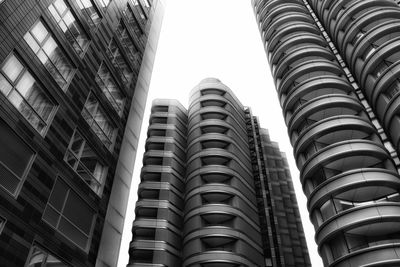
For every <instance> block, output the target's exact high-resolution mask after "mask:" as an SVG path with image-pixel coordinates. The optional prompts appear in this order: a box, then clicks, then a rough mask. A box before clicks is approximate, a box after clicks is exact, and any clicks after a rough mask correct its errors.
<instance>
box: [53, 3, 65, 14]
mask: <svg viewBox="0 0 400 267" xmlns="http://www.w3.org/2000/svg"><path fill="white" fill-rule="evenodd" d="M54 6H55V7H56V9H57V11H58V13H60V14H63V13H64V11H65V10H66V9H67V6H66V5H65V3H64V1H63V0H56V1H54Z"/></svg>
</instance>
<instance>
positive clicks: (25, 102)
mask: <svg viewBox="0 0 400 267" xmlns="http://www.w3.org/2000/svg"><path fill="white" fill-rule="evenodd" d="M0 91H1V92H2V93H3V94H4V95H5V96H6V97H7V98H8V100H9V101H10V102H11V103H12V104H13V105H14V106H15V107H16V108H17V109H18V111H19V112H20V113H21V114H22V115H23V116H24V117H25V119H27V120H28V121H29V123H30V124H31V125H32V126H33V127H34V128H35V129H36V130H37V131H38V132H39V133H40V134H41V135H44V134H45V132H46V130H47V128H48V126H49V124H50V121H51V119H52V117H53V116H52V115H53V113H54V110H55V105H54V103H53V102H52V101H51V100H50V98H49V97H48V96H47V95H46V93H45V92H44V91H43V90H42V88H41V87H40V86H39V84H38V83H37V82H36V80H35V78H33V76H32V75H31V73H30V72H29V71H28V70H27V69H26V68H25V67H24V66H23V65H22V63H21V61H20V60H19V59H18V58H17V57H16V56H15V55H14V54H11V56H9V57H8V58H7V59H6V61H5V62H4V64H3V66H2V67H1V69H0Z"/></svg>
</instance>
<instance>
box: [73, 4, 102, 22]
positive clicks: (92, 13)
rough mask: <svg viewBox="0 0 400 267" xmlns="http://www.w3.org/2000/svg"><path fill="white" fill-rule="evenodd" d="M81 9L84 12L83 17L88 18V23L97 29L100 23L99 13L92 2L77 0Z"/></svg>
mask: <svg viewBox="0 0 400 267" xmlns="http://www.w3.org/2000/svg"><path fill="white" fill-rule="evenodd" d="M76 3H77V4H78V6H79V8H80V9H81V10H82V13H83V15H84V16H85V17H86V20H87V22H88V23H89V25H90V26H91V27H96V26H97V25H98V24H99V23H100V21H101V18H100V15H99V11H98V10H97V9H96V8H95V6H94V5H93V3H92V1H90V0H76Z"/></svg>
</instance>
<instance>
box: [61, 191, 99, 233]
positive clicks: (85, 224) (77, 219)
mask: <svg viewBox="0 0 400 267" xmlns="http://www.w3.org/2000/svg"><path fill="white" fill-rule="evenodd" d="M63 216H64V217H67V218H68V220H70V221H71V222H72V223H73V224H74V225H75V226H77V227H78V228H79V229H80V230H81V231H83V232H84V233H85V234H86V235H89V234H90V230H91V227H92V222H93V216H94V214H93V211H92V209H91V208H90V207H89V206H88V205H87V204H86V203H85V202H84V201H82V199H81V198H80V197H78V195H77V194H75V192H72V191H70V194H69V196H68V200H67V203H66V204H65V209H64V211H63Z"/></svg>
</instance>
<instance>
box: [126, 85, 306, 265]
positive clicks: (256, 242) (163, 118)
mask: <svg viewBox="0 0 400 267" xmlns="http://www.w3.org/2000/svg"><path fill="white" fill-rule="evenodd" d="M260 132H261V133H260ZM261 161H263V162H261ZM285 162H286V160H285V158H284V156H282V154H281V153H280V152H279V149H278V147H277V145H276V144H274V143H271V142H270V140H269V137H268V134H267V133H266V132H265V130H264V129H261V130H260V129H259V125H258V123H257V119H256V118H255V117H253V116H252V115H251V112H250V110H249V109H248V108H245V107H244V106H243V105H242V104H241V103H240V101H239V100H238V99H237V98H236V96H235V95H234V94H233V92H232V91H231V90H230V89H229V88H228V87H227V86H226V85H224V84H223V83H221V82H220V81H219V80H217V79H214V78H208V79H204V80H203V81H202V82H201V83H200V84H199V85H198V86H196V87H195V88H194V89H193V90H192V92H191V95H190V104H189V108H188V111H186V110H185V109H184V108H183V107H182V105H181V104H179V103H178V102H176V101H173V100H155V101H154V102H153V108H152V114H151V117H150V126H149V130H148V139H147V141H146V152H145V154H144V159H143V164H144V166H143V169H142V173H141V181H142V182H141V184H140V186H139V190H138V196H139V200H138V202H137V205H136V219H135V221H134V223H133V230H132V231H133V241H132V242H131V247H130V260H129V264H128V266H137V265H140V264H144V263H146V264H150V265H149V266H193V267H195V266H198V267H200V266H205V267H213V266H293V267H295V266H300V265H301V266H310V261H309V258H308V252H307V247H306V244H305V239H304V233H303V229H302V225H301V222H300V217H299V213H298V209H297V202H296V198H295V195H294V192H293V186H292V184H291V180H290V174H289V173H288V169H287V164H286V163H285ZM272 164H273V166H272ZM275 164H276V165H275ZM281 189H282V190H283V191H284V192H282V193H279V192H278V190H281ZM272 190H274V192H275V193H274V194H272ZM271 194H272V195H273V196H271ZM267 195H268V196H267ZM285 212H286V213H285ZM285 215H287V216H285ZM278 224H281V225H280V226H278ZM271 229H272V230H271ZM289 229H290V231H289ZM144 233H146V234H144ZM285 234H286V236H285ZM290 242H292V244H291V243H290ZM299 263H300V265H298V264H299Z"/></svg>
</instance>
